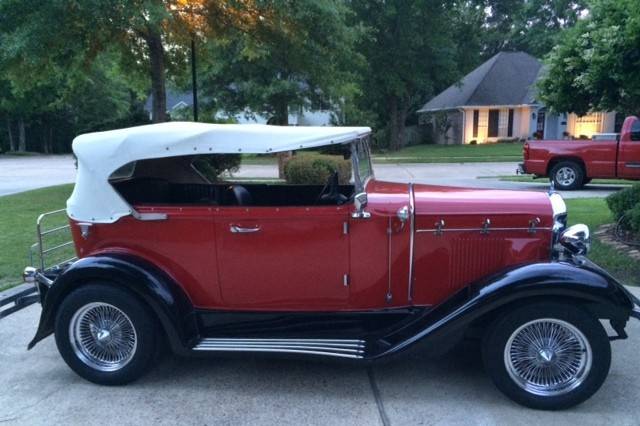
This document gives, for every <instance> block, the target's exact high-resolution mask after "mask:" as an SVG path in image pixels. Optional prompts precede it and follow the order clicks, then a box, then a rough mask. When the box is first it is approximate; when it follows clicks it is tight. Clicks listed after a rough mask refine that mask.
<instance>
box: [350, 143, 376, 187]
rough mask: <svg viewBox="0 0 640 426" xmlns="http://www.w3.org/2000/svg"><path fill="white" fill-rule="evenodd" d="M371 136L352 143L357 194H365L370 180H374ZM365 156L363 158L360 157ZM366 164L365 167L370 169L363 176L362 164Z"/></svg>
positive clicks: (352, 160) (352, 159)
mask: <svg viewBox="0 0 640 426" xmlns="http://www.w3.org/2000/svg"><path fill="white" fill-rule="evenodd" d="M369 139H370V137H369V135H367V136H365V137H362V138H358V139H355V140H354V141H353V142H351V144H350V145H351V162H352V167H353V176H354V181H355V185H356V192H364V189H365V187H366V186H367V183H368V182H369V180H370V179H373V178H374V173H373V165H372V163H371V148H370V146H369ZM362 154H363V157H362V158H361V157H360V155H362ZM363 161H364V162H365V167H367V168H368V173H367V174H365V175H364V176H363V175H361V171H362V169H361V168H360V166H361V164H362V162H363Z"/></svg>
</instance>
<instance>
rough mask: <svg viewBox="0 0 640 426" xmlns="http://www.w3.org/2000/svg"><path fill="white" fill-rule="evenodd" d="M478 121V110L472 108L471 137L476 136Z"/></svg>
mask: <svg viewBox="0 0 640 426" xmlns="http://www.w3.org/2000/svg"><path fill="white" fill-rule="evenodd" d="M479 121H480V111H478V110H477V109H475V110H473V137H474V138H477V137H478V122H479Z"/></svg>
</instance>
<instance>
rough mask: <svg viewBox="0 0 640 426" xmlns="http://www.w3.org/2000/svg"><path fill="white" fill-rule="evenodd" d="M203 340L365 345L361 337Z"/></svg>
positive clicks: (212, 340)
mask: <svg viewBox="0 0 640 426" xmlns="http://www.w3.org/2000/svg"><path fill="white" fill-rule="evenodd" d="M201 342H263V343H274V342H287V343H303V344H307V343H338V344H349V343H352V344H360V345H364V344H365V341H364V340H360V339H261V338H247V339H245V338H239V337H219V338H216V337H206V338H204V339H202V340H201Z"/></svg>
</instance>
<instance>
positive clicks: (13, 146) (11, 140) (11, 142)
mask: <svg viewBox="0 0 640 426" xmlns="http://www.w3.org/2000/svg"><path fill="white" fill-rule="evenodd" d="M7 135H9V151H17V150H18V147H16V140H15V139H14V138H13V130H12V129H11V119H10V118H9V117H7Z"/></svg>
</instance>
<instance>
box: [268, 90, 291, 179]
mask: <svg viewBox="0 0 640 426" xmlns="http://www.w3.org/2000/svg"><path fill="white" fill-rule="evenodd" d="M272 123H273V124H274V125H276V126H288V125H289V104H288V103H287V102H286V101H281V102H278V104H277V105H276V114H275V116H274V117H273V120H272ZM292 156H293V152H291V151H287V152H280V153H278V177H279V178H280V179H284V178H285V176H284V166H285V164H286V163H287V161H288V160H289V159H290V158H291V157H292Z"/></svg>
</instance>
